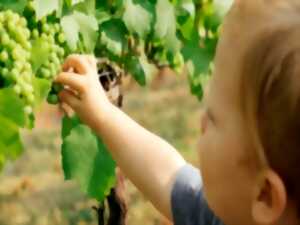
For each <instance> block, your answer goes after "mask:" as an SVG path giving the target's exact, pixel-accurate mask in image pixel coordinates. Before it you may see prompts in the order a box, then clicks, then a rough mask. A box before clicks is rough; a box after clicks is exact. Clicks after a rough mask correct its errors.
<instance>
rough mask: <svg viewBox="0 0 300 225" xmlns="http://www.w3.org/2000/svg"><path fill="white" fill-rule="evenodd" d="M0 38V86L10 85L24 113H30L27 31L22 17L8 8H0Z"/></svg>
mask: <svg viewBox="0 0 300 225" xmlns="http://www.w3.org/2000/svg"><path fill="white" fill-rule="evenodd" d="M0 42H1V45H0V78H1V80H2V83H3V86H5V87H13V89H14V91H15V92H16V93H17V94H18V96H20V98H22V99H23V100H24V102H25V105H26V106H25V108H24V111H25V113H26V114H28V115H29V114H32V106H33V104H34V101H35V96H34V89H33V85H32V81H33V72H32V67H31V64H30V57H31V55H30V51H31V42H30V31H29V29H28V28H27V21H26V19H25V18H23V17H21V16H19V14H17V13H14V12H12V11H11V10H7V11H1V12H0Z"/></svg>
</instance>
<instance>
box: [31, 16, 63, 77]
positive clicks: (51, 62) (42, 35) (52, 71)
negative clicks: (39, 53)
mask: <svg viewBox="0 0 300 225" xmlns="http://www.w3.org/2000/svg"><path fill="white" fill-rule="evenodd" d="M32 37H33V40H35V39H40V40H41V41H42V42H43V47H44V48H45V49H47V50H48V53H49V55H48V60H47V61H45V62H44V63H43V64H42V65H41V67H40V68H39V69H38V71H37V74H36V75H37V76H38V77H41V78H44V79H49V80H53V79H54V78H55V76H56V75H57V73H58V72H59V70H60V68H61V64H62V62H63V60H64V55H65V51H64V48H63V47H61V46H63V45H64V44H65V36H64V34H63V32H62V30H61V27H60V25H59V24H58V23H49V22H47V19H46V18H44V19H42V20H41V21H40V22H39V24H38V26H37V27H36V28H35V29H33V30H32Z"/></svg>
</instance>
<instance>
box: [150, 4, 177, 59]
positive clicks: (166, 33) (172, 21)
mask: <svg viewBox="0 0 300 225" xmlns="http://www.w3.org/2000/svg"><path fill="white" fill-rule="evenodd" d="M156 18H157V21H156V24H155V36H156V38H159V39H161V40H162V42H163V44H164V45H165V46H166V48H167V49H169V51H171V52H173V53H175V52H177V51H178V50H179V49H180V41H179V40H178V38H177V36H176V15H175V9H174V6H173V5H172V4H171V3H170V2H169V0H158V1H157V5H156Z"/></svg>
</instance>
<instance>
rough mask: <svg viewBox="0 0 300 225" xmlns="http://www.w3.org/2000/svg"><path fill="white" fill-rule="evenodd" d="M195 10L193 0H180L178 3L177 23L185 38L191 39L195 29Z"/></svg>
mask: <svg viewBox="0 0 300 225" xmlns="http://www.w3.org/2000/svg"><path fill="white" fill-rule="evenodd" d="M195 10H196V9H195V4H194V2H193V0H179V1H178V2H177V4H176V16H177V23H178V26H179V30H180V32H181V34H182V35H183V37H184V38H185V39H190V38H191V36H192V33H193V31H194V29H195V28H194V23H195Z"/></svg>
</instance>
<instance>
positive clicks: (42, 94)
mask: <svg viewBox="0 0 300 225" xmlns="http://www.w3.org/2000/svg"><path fill="white" fill-rule="evenodd" d="M33 89H34V94H35V106H39V105H40V104H41V103H42V102H43V101H44V100H45V99H46V97H47V96H48V94H49V92H50V90H51V81H50V80H46V79H41V78H37V77H34V79H33Z"/></svg>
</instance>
